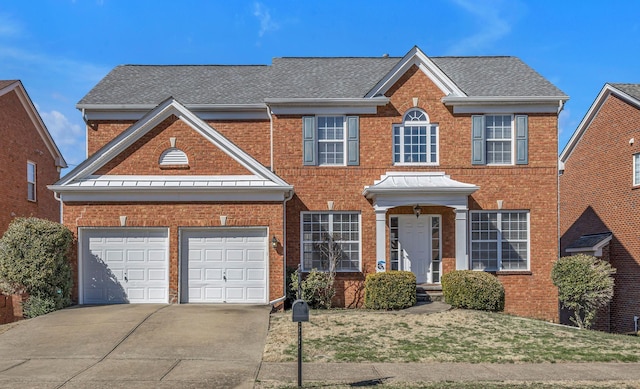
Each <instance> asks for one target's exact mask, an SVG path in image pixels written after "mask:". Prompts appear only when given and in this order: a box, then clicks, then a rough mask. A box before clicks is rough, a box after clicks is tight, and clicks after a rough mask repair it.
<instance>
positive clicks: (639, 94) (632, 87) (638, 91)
mask: <svg viewBox="0 0 640 389" xmlns="http://www.w3.org/2000/svg"><path fill="white" fill-rule="evenodd" d="M611 86H613V87H615V88H617V89H620V90H621V91H623V92H624V93H626V94H628V95H630V96H631V97H633V98H636V99H638V100H640V84H611Z"/></svg>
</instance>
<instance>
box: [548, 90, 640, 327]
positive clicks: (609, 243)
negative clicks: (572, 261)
mask: <svg viewBox="0 0 640 389" xmlns="http://www.w3.org/2000/svg"><path fill="white" fill-rule="evenodd" d="M560 164H561V176H560V249H561V255H571V254H574V253H577V252H585V253H587V254H590V255H596V256H598V257H601V258H603V259H604V260H608V261H609V262H610V263H611V265H612V266H613V267H614V268H616V274H615V276H614V279H615V288H614V297H613V300H612V302H611V304H610V307H608V308H607V309H604V310H603V311H602V312H600V313H599V315H598V322H597V328H599V329H602V330H607V331H613V332H629V331H634V330H635V325H636V323H635V321H634V317H637V316H640V240H639V239H638V236H639V235H638V231H640V219H639V218H638V217H635V216H634V215H636V211H637V210H638V207H639V206H640V84H605V85H604V87H603V88H602V90H601V91H600V93H599V94H598V96H597V97H596V99H595V101H594V102H593V104H592V105H591V108H590V109H589V111H588V112H587V113H586V115H585V117H584V118H583V119H582V121H581V122H580V125H579V126H578V128H577V129H576V131H575V132H574V133H573V136H572V137H571V139H570V140H569V142H568V143H567V145H566V146H565V148H564V150H563V151H562V153H561V154H560ZM636 320H637V319H636Z"/></svg>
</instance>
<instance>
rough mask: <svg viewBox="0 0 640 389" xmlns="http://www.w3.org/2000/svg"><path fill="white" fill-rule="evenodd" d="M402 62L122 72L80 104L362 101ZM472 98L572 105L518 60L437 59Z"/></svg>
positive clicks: (314, 60)
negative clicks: (170, 100)
mask: <svg viewBox="0 0 640 389" xmlns="http://www.w3.org/2000/svg"><path fill="white" fill-rule="evenodd" d="M400 59H401V58H398V57H375V58H374V57H333V58H326V57H319V58H318V57H305V58H275V59H274V60H273V63H272V65H270V66H268V65H121V66H117V67H116V68H114V69H113V70H112V71H111V72H110V73H109V74H107V76H105V78H104V79H102V80H101V81H100V82H99V83H98V84H97V85H96V86H95V87H94V88H93V89H92V90H91V91H90V92H89V93H88V94H87V95H86V96H84V98H82V100H80V102H79V103H78V104H79V105H85V104H88V105H92V104H106V105H111V104H116V105H120V104H125V105H126V104H158V103H159V102H161V101H163V100H164V99H166V98H167V97H169V96H173V97H175V98H176V99H177V100H179V101H181V102H182V103H183V104H187V105H189V104H260V103H263V102H264V99H265V98H362V97H364V96H365V95H366V94H367V92H369V91H370V90H371V88H373V87H374V86H375V85H376V83H378V82H379V81H380V80H381V79H383V78H384V77H385V76H386V75H387V74H388V73H389V71H390V70H391V69H392V68H393V66H394V65H396V64H397V63H398V61H399V60H400ZM430 59H431V60H432V61H433V62H434V63H435V64H436V65H437V66H438V67H439V68H440V69H441V70H442V71H443V72H444V73H446V74H447V76H448V77H449V78H451V80H452V81H453V82H454V83H456V84H457V85H458V87H459V88H460V89H462V90H463V91H464V92H465V93H466V94H467V95H468V96H478V97H485V96H546V97H566V96H565V95H564V93H562V91H560V90H559V89H558V88H556V87H555V86H554V85H553V84H551V83H550V82H549V81H547V80H546V79H545V78H543V77H542V76H540V75H539V74H538V73H537V72H535V71H534V70H533V69H531V68H530V67H529V66H527V65H526V64H525V63H524V62H522V61H521V60H520V59H518V58H515V57H431V58H430Z"/></svg>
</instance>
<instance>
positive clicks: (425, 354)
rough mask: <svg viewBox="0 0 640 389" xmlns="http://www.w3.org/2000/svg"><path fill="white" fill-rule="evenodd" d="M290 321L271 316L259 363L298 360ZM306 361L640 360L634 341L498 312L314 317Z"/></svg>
mask: <svg viewBox="0 0 640 389" xmlns="http://www.w3.org/2000/svg"><path fill="white" fill-rule="evenodd" d="M289 316H290V315H286V314H274V315H272V317H271V326H270V332H269V338H268V339H267V347H266V348H265V355H264V360H265V361H273V362H284V361H294V360H296V358H297V335H296V334H297V333H296V330H295V329H296V327H295V326H294V324H293V323H291V319H290V317H289ZM303 347H304V360H305V362H468V363H523V362H526V363H543V362H551V363H555V362H640V337H634V336H628V335H617V334H607V333H602V332H597V331H589V330H577V329H574V328H568V327H564V326H558V325H553V324H550V323H547V322H544V321H538V320H530V319H523V318H519V317H515V316H509V315H505V314H500V313H491V312H479V311H467V310H452V311H447V312H443V313H437V314H431V315H410V314H403V313H380V312H376V311H365V310H349V311H340V310H336V311H314V312H312V315H311V320H310V322H309V323H305V324H304V325H303Z"/></svg>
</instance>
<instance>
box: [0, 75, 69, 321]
mask: <svg viewBox="0 0 640 389" xmlns="http://www.w3.org/2000/svg"><path fill="white" fill-rule="evenodd" d="M0 134H2V144H3V149H4V152H3V153H2V154H1V155H0V180H2V185H0V208H2V212H0V235H2V234H4V232H5V231H6V230H7V227H9V223H11V221H12V220H13V219H14V218H15V217H30V216H35V217H39V218H43V219H49V220H53V221H55V222H60V202H58V201H57V200H56V199H55V198H54V196H53V194H52V193H51V192H50V191H48V190H47V185H50V184H53V183H54V182H56V181H58V179H59V178H60V170H61V169H62V168H65V167H67V165H66V162H65V160H64V158H63V157H62V154H60V150H58V147H57V146H56V144H55V142H54V141H53V139H52V138H51V135H50V134H49V131H47V127H46V126H45V125H44V123H43V122H42V119H41V118H40V115H39V114H38V111H37V110H36V108H35V107H34V105H33V102H32V101H31V99H30V98H29V95H28V94H27V92H26V90H25V89H24V86H23V85H22V82H20V81H19V80H0ZM17 298H18V297H16V296H2V295H0V323H7V322H10V321H13V320H14V319H15V318H16V316H17V317H21V316H22V314H21V312H18V311H19V309H20V308H19V305H18V304H16V303H17V302H18V300H17ZM14 308H15V309H14ZM16 310H18V311H16ZM14 311H15V312H14Z"/></svg>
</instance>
